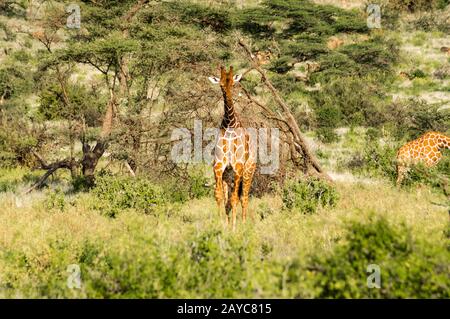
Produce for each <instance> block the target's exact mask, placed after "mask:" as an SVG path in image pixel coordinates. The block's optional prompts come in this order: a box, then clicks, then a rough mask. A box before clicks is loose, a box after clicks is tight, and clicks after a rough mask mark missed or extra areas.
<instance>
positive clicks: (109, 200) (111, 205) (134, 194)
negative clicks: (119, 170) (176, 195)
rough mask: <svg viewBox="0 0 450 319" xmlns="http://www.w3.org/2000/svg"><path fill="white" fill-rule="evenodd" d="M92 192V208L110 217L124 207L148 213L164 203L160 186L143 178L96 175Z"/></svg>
mask: <svg viewBox="0 0 450 319" xmlns="http://www.w3.org/2000/svg"><path fill="white" fill-rule="evenodd" d="M92 194H93V195H94V196H95V204H94V208H95V209H97V210H101V211H102V213H103V214H105V215H107V216H110V217H115V216H116V215H117V214H118V213H120V211H122V210H125V209H135V210H137V211H140V212H143V213H146V214H149V213H152V212H155V211H156V210H157V208H159V207H161V206H162V205H164V203H166V199H165V196H164V191H163V189H162V187H160V186H157V185H155V184H154V183H152V182H150V181H149V180H147V179H144V178H131V177H118V176H117V177H116V176H110V175H103V176H98V177H97V178H96V180H95V186H94V188H93V189H92Z"/></svg>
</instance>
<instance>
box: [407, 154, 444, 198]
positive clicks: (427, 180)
mask: <svg viewBox="0 0 450 319" xmlns="http://www.w3.org/2000/svg"><path fill="white" fill-rule="evenodd" d="M443 154H444V155H443V158H442V160H441V161H440V162H439V163H438V164H437V165H436V166H434V167H426V166H425V165H423V164H422V163H419V164H417V165H415V166H412V167H411V168H410V170H409V171H408V173H407V174H406V177H405V179H404V180H403V182H402V185H404V186H417V185H429V186H431V187H433V188H435V189H441V190H442V191H443V192H444V194H446V195H448V194H450V187H449V186H450V185H449V181H450V151H448V150H444V151H443Z"/></svg>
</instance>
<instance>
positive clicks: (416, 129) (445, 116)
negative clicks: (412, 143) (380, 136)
mask: <svg viewBox="0 0 450 319" xmlns="http://www.w3.org/2000/svg"><path fill="white" fill-rule="evenodd" d="M383 121H384V122H385V123H386V128H387V129H388V130H389V131H391V132H392V135H393V136H394V137H395V138H397V139H399V140H401V139H406V140H411V139H414V138H417V137H418V136H419V135H421V134H423V133H425V132H427V131H439V132H445V131H446V130H447V128H448V127H449V125H450V112H449V111H448V110H445V109H444V110H441V109H440V106H439V105H433V104H428V103H427V102H426V101H424V100H418V99H409V100H406V101H400V102H395V103H392V104H390V105H388V107H387V108H386V112H385V113H384V119H383Z"/></svg>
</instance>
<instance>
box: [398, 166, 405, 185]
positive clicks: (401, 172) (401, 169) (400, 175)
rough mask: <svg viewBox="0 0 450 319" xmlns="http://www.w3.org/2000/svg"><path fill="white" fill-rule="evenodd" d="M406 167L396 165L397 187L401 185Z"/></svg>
mask: <svg viewBox="0 0 450 319" xmlns="http://www.w3.org/2000/svg"><path fill="white" fill-rule="evenodd" d="M407 170H408V169H407V167H406V166H404V165H401V164H398V165H397V186H400V185H401V184H402V181H403V179H404V178H405V175H406V172H407Z"/></svg>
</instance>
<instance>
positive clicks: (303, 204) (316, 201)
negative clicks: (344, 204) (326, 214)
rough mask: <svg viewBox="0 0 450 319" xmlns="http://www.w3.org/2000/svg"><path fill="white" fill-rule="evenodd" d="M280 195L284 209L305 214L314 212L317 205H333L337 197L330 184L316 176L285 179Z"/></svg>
mask: <svg viewBox="0 0 450 319" xmlns="http://www.w3.org/2000/svg"><path fill="white" fill-rule="evenodd" d="M281 196H282V200H283V207H284V208H285V209H288V210H293V211H299V212H302V213H305V214H312V213H315V212H316V211H317V209H318V208H319V207H326V206H330V207H334V206H335V205H336V203H337V201H338V199H339V195H338V193H337V191H336V189H335V188H334V187H333V186H332V185H331V184H329V183H327V182H325V181H323V180H320V179H316V178H309V179H306V180H295V179H294V180H291V181H287V182H286V183H285V185H284V187H283V189H282V194H281Z"/></svg>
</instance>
